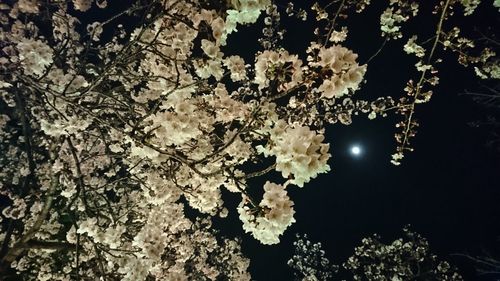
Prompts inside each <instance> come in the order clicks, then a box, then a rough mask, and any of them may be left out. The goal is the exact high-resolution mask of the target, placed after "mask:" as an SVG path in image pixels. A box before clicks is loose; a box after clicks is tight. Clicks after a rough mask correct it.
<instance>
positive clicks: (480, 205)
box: [220, 1, 500, 281]
mask: <svg viewBox="0 0 500 281" xmlns="http://www.w3.org/2000/svg"><path fill="white" fill-rule="evenodd" d="M373 2H378V3H379V4H380V2H383V4H385V1H380V2H379V1H373ZM484 2H485V3H482V4H481V6H480V8H479V9H478V10H477V11H476V14H475V15H474V16H471V17H468V18H464V17H463V16H462V14H461V12H460V11H457V14H456V16H455V17H454V18H452V19H451V20H450V21H449V22H448V23H445V29H448V28H450V27H451V24H458V25H460V26H462V27H466V28H464V32H469V34H471V35H472V36H471V37H473V38H474V36H476V37H477V32H476V33H474V30H476V29H479V30H482V31H483V32H490V33H491V32H492V30H493V31H494V30H495V27H497V30H498V27H499V26H500V25H499V17H498V12H497V11H496V10H495V9H494V8H493V7H492V5H491V3H490V2H492V1H484ZM383 9H384V7H383V5H376V4H375V3H373V4H372V5H371V6H369V7H368V9H367V10H366V11H365V12H364V13H363V14H360V15H356V14H354V15H353V16H352V17H350V18H349V19H348V20H346V21H341V22H340V26H343V25H346V26H347V27H348V28H349V33H348V39H347V41H346V42H345V45H346V46H347V47H348V48H351V49H352V50H353V51H354V52H356V53H358V54H359V60H360V61H361V62H362V63H364V62H365V61H366V60H367V59H368V58H369V57H370V56H371V55H372V54H374V53H375V52H376V50H377V49H378V48H379V46H380V44H381V43H382V41H383V39H382V38H381V36H380V31H379V16H380V14H381V13H382V11H383ZM455 18H456V19H455ZM282 20H283V22H284V23H285V24H287V26H293V28H288V32H287V33H286V34H285V42H284V44H283V45H284V47H285V48H287V49H289V50H290V51H291V53H298V54H303V50H305V47H306V46H307V44H308V42H310V39H311V38H312V35H311V33H312V30H311V24H310V23H306V24H303V23H301V22H298V21H296V20H289V19H287V18H286V17H282ZM436 23H437V17H436V16H434V15H432V14H431V13H430V7H423V12H422V13H421V16H419V17H417V18H415V19H413V20H411V21H410V22H409V24H407V25H406V26H405V27H404V28H403V33H404V34H406V36H405V37H404V38H403V39H401V40H397V41H390V42H389V43H388V44H387V45H386V46H385V47H384V49H383V50H382V52H381V53H380V54H379V55H378V56H377V57H376V58H375V59H374V60H373V61H371V62H370V64H369V65H368V71H367V74H366V76H365V78H366V81H367V83H366V84H364V85H363V86H362V88H361V89H360V90H359V91H358V92H356V94H355V95H354V97H358V98H362V99H366V100H374V99H375V98H377V97H379V96H393V97H396V98H399V97H401V96H402V95H403V94H404V92H403V88H404V86H405V84H406V82H407V81H408V79H410V78H413V79H414V80H415V79H417V77H418V74H417V72H416V70H415V69H414V66H413V65H414V64H415V63H416V62H417V61H416V58H414V57H411V56H409V55H406V54H405V53H404V52H403V50H402V49H403V47H402V46H403V45H404V43H405V42H406V40H407V38H408V37H409V36H408V35H409V34H419V39H420V38H428V36H429V35H430V34H432V32H433V30H434V28H435V25H436ZM488 28H490V29H488ZM239 31H240V32H239V33H238V34H236V35H235V36H232V37H230V39H229V44H228V45H229V46H230V45H231V44H235V45H236V46H241V48H238V47H236V48H235V50H238V52H236V53H239V54H240V55H242V56H243V57H245V59H247V61H252V60H253V59H252V57H251V54H252V53H255V51H256V50H258V49H259V47H258V44H257V43H256V41H255V40H256V38H257V36H258V34H259V32H260V30H258V29H256V28H253V27H251V28H240V29H239ZM465 34H467V33H465ZM251 35H255V36H254V37H252V36H251ZM241 50H244V52H243V53H242V51H241ZM229 53H230V51H229ZM438 56H440V57H442V58H443V59H444V62H443V63H442V64H441V65H439V66H438V70H439V77H440V84H439V85H438V86H437V87H436V88H434V89H433V90H434V95H433V97H432V99H431V101H430V102H429V103H426V104H423V105H420V106H418V107H417V113H416V116H417V118H418V120H420V128H419V129H418V133H417V136H416V138H415V139H414V140H413V142H412V144H413V147H414V149H415V151H414V152H413V153H406V155H405V158H404V159H403V163H402V165H401V166H393V165H392V164H390V155H391V154H392V153H394V150H395V147H396V142H395V140H394V137H393V135H394V133H395V132H396V128H395V127H394V125H395V123H396V122H398V121H400V119H399V117H398V116H395V115H394V114H393V115H389V117H387V118H381V117H377V118H376V119H375V120H368V118H367V117H366V116H365V115H363V116H361V115H360V116H358V117H356V118H355V119H354V120H353V121H354V122H353V124H352V125H350V126H344V125H341V124H336V125H333V126H330V127H328V128H327V139H326V141H327V142H329V143H330V147H331V149H330V153H331V154H332V158H331V159H330V161H329V164H330V166H331V168H332V171H331V172H330V173H328V174H322V175H321V176H319V177H318V178H317V179H316V180H313V181H311V182H310V183H309V184H307V185H305V187H304V188H302V189H301V188H298V187H295V186H293V188H291V189H290V190H289V192H290V196H291V198H292V200H294V202H295V211H296V214H295V219H296V221H297V222H296V223H295V224H293V225H292V226H291V227H290V228H289V229H287V230H286V232H285V234H284V236H283V237H282V239H281V243H280V244H279V245H273V246H264V245H261V244H259V242H258V241H256V240H254V239H253V238H252V237H251V236H250V235H249V234H245V235H243V237H244V239H243V251H244V253H245V254H247V255H248V256H249V257H250V258H251V272H252V275H253V278H254V279H255V280H261V281H263V280H291V279H292V278H293V277H292V271H291V269H290V268H288V267H287V265H286V262H287V260H288V259H289V258H290V257H291V255H292V252H293V247H292V242H293V240H294V236H295V233H307V234H308V236H309V238H310V240H312V241H314V242H321V243H322V244H323V246H324V249H325V250H326V252H327V257H328V258H329V259H331V260H332V261H333V262H334V263H335V264H341V263H342V262H344V261H345V260H346V259H347V258H348V257H349V256H351V255H352V254H353V249H354V247H356V246H357V245H359V243H360V241H361V239H362V238H363V237H367V236H370V235H371V234H373V233H378V234H380V235H381V236H382V238H383V241H384V242H386V243H390V242H392V241H393V240H394V239H396V238H400V237H402V231H401V229H402V228H403V227H404V226H405V225H407V224H410V225H411V229H412V230H414V231H416V232H418V233H420V234H422V235H423V236H424V237H426V238H427V239H428V240H429V243H430V248H431V251H432V252H434V253H436V254H437V255H438V256H439V258H440V259H445V260H448V261H450V262H451V263H453V264H455V265H456V266H458V267H459V269H460V272H461V273H462V274H463V276H464V278H465V280H498V279H499V278H500V276H498V275H497V276H496V277H495V276H491V275H490V276H482V277H478V276H476V274H475V270H474V267H473V264H472V263H471V262H470V261H469V260H467V259H465V258H464V257H461V256H456V255H454V254H472V255H479V254H482V253H483V254H484V252H483V251H485V250H486V251H490V252H492V251H493V252H494V250H495V247H498V246H499V245H500V243H499V242H498V241H497V240H498V236H499V235H500V225H499V221H500V220H499V218H500V204H499V203H498V202H499V198H500V189H499V187H500V186H499V184H498V176H499V171H500V161H499V160H500V154H499V153H498V152H496V150H495V148H491V147H487V146H486V145H485V144H486V142H487V141H488V139H489V137H490V135H491V133H492V131H491V129H490V128H488V127H479V128H476V127H473V126H470V125H469V123H470V122H472V121H476V120H484V119H485V118H486V117H487V116H488V115H489V114H498V112H499V111H500V109H498V108H496V109H487V108H485V107H484V106H481V105H478V104H475V103H474V102H473V101H472V99H471V97H470V96H466V95H462V93H464V92H465V90H471V91H473V90H481V85H480V81H479V79H478V78H477V77H475V75H474V73H473V70H472V69H471V68H469V69H465V68H464V67H462V66H460V65H458V63H457V62H456V55H455V54H452V53H451V52H449V51H447V52H443V51H442V50H439V51H438ZM353 144H358V145H360V146H361V147H362V149H363V153H362V155H360V156H359V157H353V155H352V154H351V153H350V149H351V146H352V145H353ZM273 179H275V181H276V182H281V181H283V180H282V179H280V176H279V175H275V177H274V178H273V176H272V175H271V176H270V177H267V178H264V179H260V180H259V181H254V182H252V183H251V184H250V188H252V186H254V187H255V188H258V187H259V186H262V184H263V183H264V182H265V181H266V180H273ZM226 196H227V197H229V196H231V195H228V194H226ZM235 199H236V198H235ZM236 201H237V200H235V202H234V205H236V204H237V202H236ZM230 210H231V208H230ZM220 226H221V227H222V232H223V233H226V234H229V235H241V234H242V233H243V230H242V229H241V222H239V220H238V219H237V214H236V211H235V210H234V209H232V210H231V211H230V216H229V219H226V220H224V221H222V222H220ZM499 248H500V247H499ZM346 278H348V277H346Z"/></svg>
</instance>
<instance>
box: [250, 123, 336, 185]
mask: <svg viewBox="0 0 500 281" xmlns="http://www.w3.org/2000/svg"><path fill="white" fill-rule="evenodd" d="M324 139H325V136H324V135H322V134H318V133H316V132H315V131H312V130H311V129H309V127H307V126H290V127H289V126H287V124H286V123H285V122H284V121H282V120H279V121H278V122H276V124H275V125H274V128H273V129H271V131H270V140H271V141H270V143H269V144H268V145H267V146H266V147H261V146H260V147H257V149H258V150H259V151H260V152H263V153H264V155H266V156H268V155H273V156H276V170H277V171H280V172H281V174H282V175H283V177H284V178H289V176H293V180H292V181H291V183H293V184H296V185H298V186H300V187H303V186H304V183H306V182H309V181H310V180H311V178H315V177H316V176H317V175H318V174H320V173H325V172H328V171H330V166H328V164H327V161H328V159H329V158H330V156H331V155H330V154H329V153H328V149H329V147H330V145H329V144H327V143H322V141H323V140H324Z"/></svg>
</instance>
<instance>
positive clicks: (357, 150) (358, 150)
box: [351, 145, 361, 156]
mask: <svg viewBox="0 0 500 281" xmlns="http://www.w3.org/2000/svg"><path fill="white" fill-rule="evenodd" d="M351 154H352V155H354V156H358V155H360V154H361V147H359V146H358V145H353V146H352V147H351Z"/></svg>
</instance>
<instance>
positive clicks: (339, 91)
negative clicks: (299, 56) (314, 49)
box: [310, 45, 366, 99]
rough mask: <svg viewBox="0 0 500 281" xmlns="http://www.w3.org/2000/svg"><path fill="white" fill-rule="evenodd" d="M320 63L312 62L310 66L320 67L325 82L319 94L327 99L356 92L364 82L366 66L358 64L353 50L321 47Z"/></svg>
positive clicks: (319, 89) (336, 46) (337, 46)
mask: <svg viewBox="0 0 500 281" xmlns="http://www.w3.org/2000/svg"><path fill="white" fill-rule="evenodd" d="M318 57H319V61H317V62H311V63H310V65H311V66H314V67H319V68H320V70H319V72H320V73H321V74H322V75H323V77H322V79H323V82H322V83H321V85H320V86H319V87H318V88H317V90H316V91H317V92H318V93H320V94H321V96H322V97H325V98H327V99H332V98H340V97H342V96H344V95H347V94H348V93H349V90H351V91H355V90H357V89H358V86H359V84H360V83H361V81H362V80H363V76H364V75H365V72H366V65H361V66H360V65H359V64H358V63H357V62H356V59H357V57H358V55H357V54H355V53H353V52H352V51H351V50H349V49H347V48H345V47H342V46H339V45H334V46H332V47H329V48H325V47H321V48H320V49H319V53H318Z"/></svg>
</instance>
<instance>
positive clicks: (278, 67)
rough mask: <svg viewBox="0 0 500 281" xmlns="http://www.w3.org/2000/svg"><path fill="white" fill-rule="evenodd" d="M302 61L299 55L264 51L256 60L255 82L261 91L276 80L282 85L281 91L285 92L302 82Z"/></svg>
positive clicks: (282, 51) (283, 51)
mask: <svg viewBox="0 0 500 281" xmlns="http://www.w3.org/2000/svg"><path fill="white" fill-rule="evenodd" d="M301 66H302V61H301V60H300V59H299V58H298V56H297V55H290V54H289V53H288V51H285V50H280V51H279V52H276V51H268V50H266V51H264V52H262V53H260V54H259V55H258V56H257V58H256V63H255V80H254V82H255V83H256V84H257V85H259V89H263V88H265V87H268V86H269V82H270V81H272V80H276V81H278V82H279V83H280V86H279V88H278V90H279V91H284V90H287V89H290V88H293V87H294V86H296V85H298V84H299V83H300V82H302V68H301Z"/></svg>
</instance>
